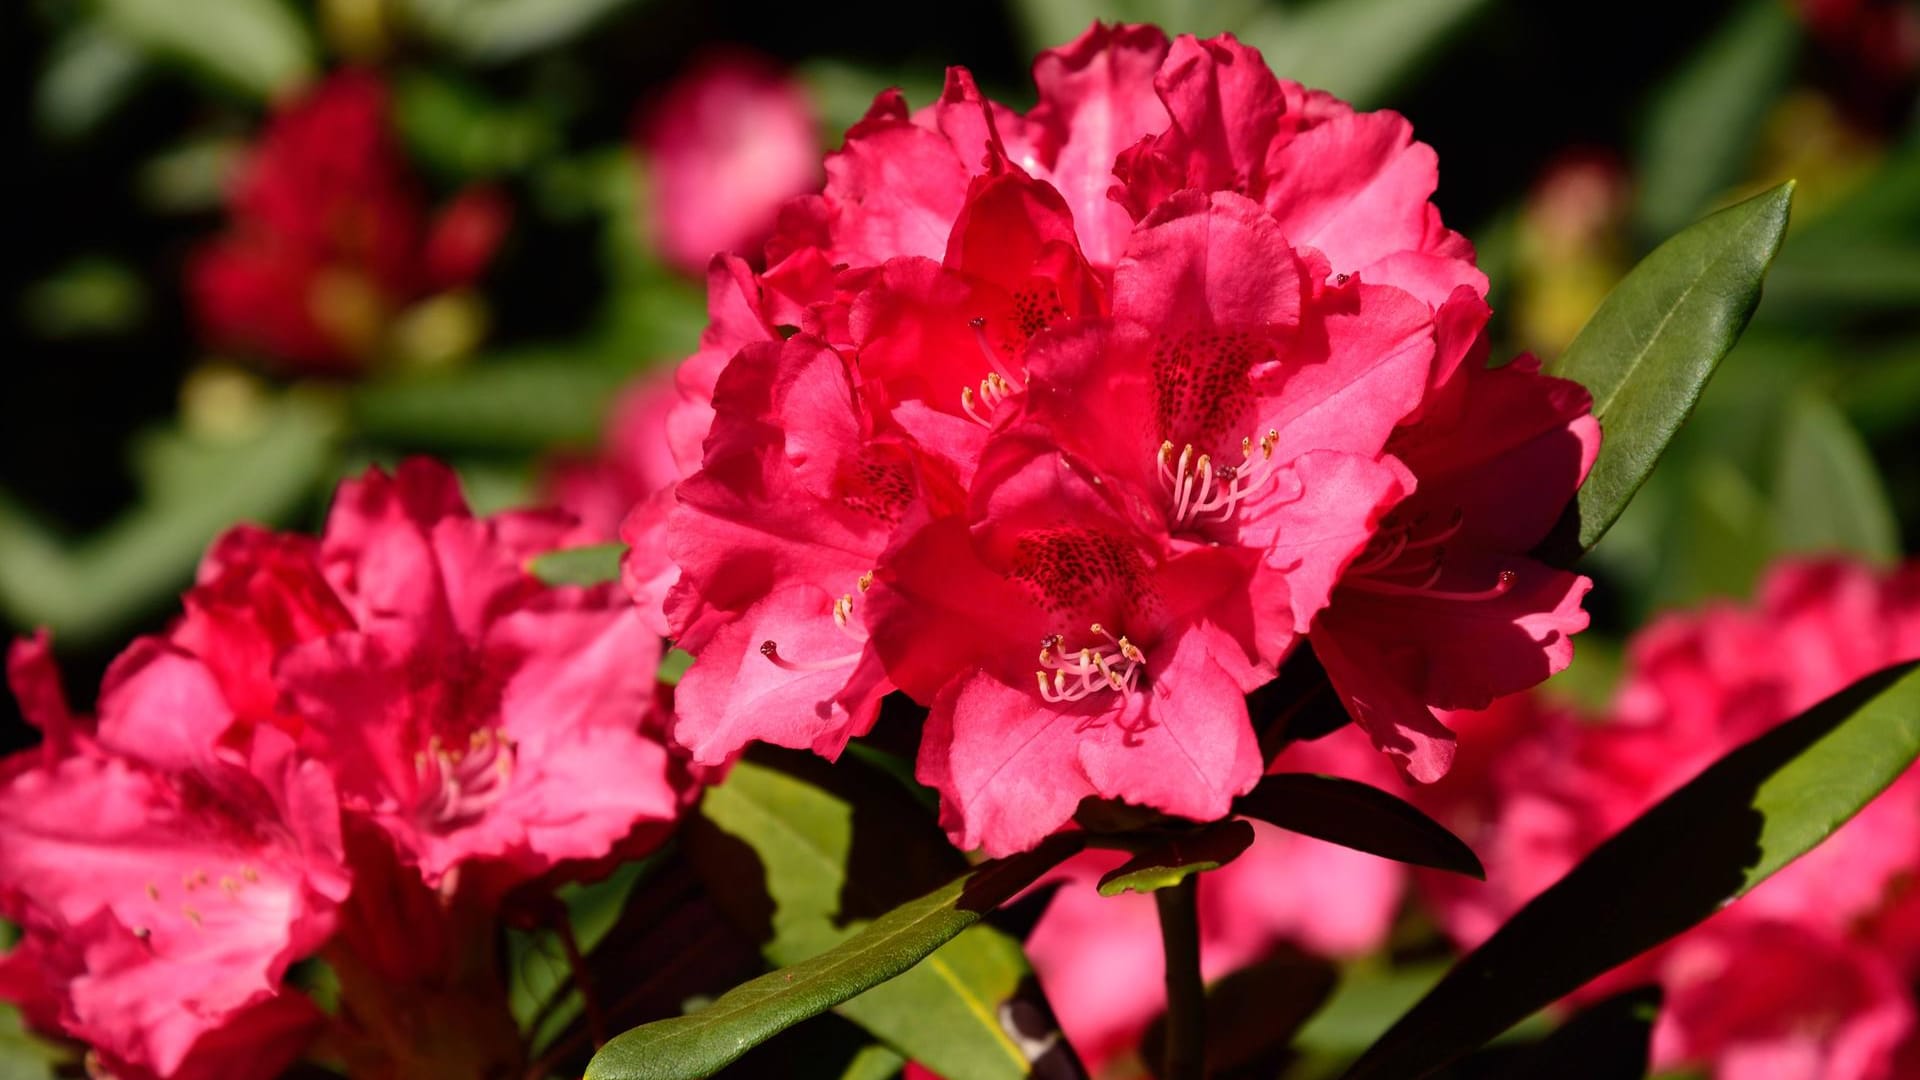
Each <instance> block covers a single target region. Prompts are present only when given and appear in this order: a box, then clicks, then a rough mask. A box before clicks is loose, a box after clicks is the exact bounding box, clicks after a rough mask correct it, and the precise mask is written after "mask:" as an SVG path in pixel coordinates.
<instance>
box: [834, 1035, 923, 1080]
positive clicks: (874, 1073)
mask: <svg viewBox="0 0 1920 1080" xmlns="http://www.w3.org/2000/svg"><path fill="white" fill-rule="evenodd" d="M906 1064H907V1059H906V1058H903V1057H901V1056H900V1055H899V1054H896V1053H894V1052H893V1051H891V1050H889V1049H887V1048H886V1047H884V1046H881V1045H880V1044H879V1043H871V1044H869V1045H867V1046H863V1047H861V1048H860V1050H859V1052H857V1053H855V1054H854V1055H853V1060H852V1061H849V1062H847V1067H846V1069H844V1070H843V1071H842V1072H841V1073H840V1080H888V1078H889V1077H894V1076H898V1075H900V1070H901V1069H902V1068H904V1067H905V1066H906Z"/></svg>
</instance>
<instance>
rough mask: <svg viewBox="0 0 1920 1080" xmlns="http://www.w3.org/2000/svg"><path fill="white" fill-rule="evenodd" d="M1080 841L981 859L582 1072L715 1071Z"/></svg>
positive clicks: (616, 1047)
mask: <svg viewBox="0 0 1920 1080" xmlns="http://www.w3.org/2000/svg"><path fill="white" fill-rule="evenodd" d="M1079 848H1080V840H1079V838H1078V837H1074V836H1061V837H1056V838H1054V839H1053V840H1050V841H1048V842H1046V843H1044V844H1042V845H1041V846H1040V847H1039V848H1037V849H1035V850H1034V851H1031V852H1028V853H1026V854H1024V855H1016V856H1013V857H1011V858H1007V859H996V860H994V861H992V862H988V863H983V864H981V865H980V866H979V867H977V868H975V869H974V870H973V871H972V872H970V873H968V874H966V875H964V876H962V877H960V878H957V879H955V880H954V881H952V882H950V883H948V884H946V885H943V886H941V887H940V888H938V889H935V890H934V891H933V892H931V893H928V894H927V895H925V896H923V897H921V898H920V899H918V900H913V901H910V902H908V903H906V904H903V905H901V906H900V907H897V908H894V909H893V910H892V911H889V912H888V913H886V914H885V915H882V916H880V917H879V918H878V919H875V920H874V921H873V922H871V923H869V924H867V925H866V926H864V927H862V928H860V929H859V930H857V931H855V932H854V933H853V934H852V935H851V936H850V937H848V938H847V939H846V940H845V941H843V942H842V943H841V944H839V945H836V946H834V947H833V948H830V949H828V950H827V951H825V952H823V953H820V954H818V955H817V956H814V957H812V958H811V959H809V960H805V961H803V962H801V963H798V964H795V965H792V966H791V967H786V968H782V969H780V970H778V971H774V972H770V973H768V974H766V975H762V976H761V977H759V978H757V979H754V980H752V981H751V982H748V983H745V984H743V985H741V986H738V987H735V988H734V989H733V990H730V991H728V992H727V993H725V994H723V995H721V997H720V998H719V1000H717V1001H715V1002H713V1003H712V1004H711V1005H708V1006H707V1007H706V1008H704V1009H702V1010H700V1011H699V1012H696V1013H694V1014H692V1015H690V1016H682V1017H678V1018H675V1019H672V1020H662V1021H659V1022H657V1023H653V1024H646V1025H643V1026H641V1027H637V1028H634V1029H633V1030H631V1031H628V1032H626V1033H624V1034H622V1035H619V1036H616V1037H615V1038H614V1039H613V1040H612V1041H610V1042H608V1043H607V1045H606V1046H604V1047H602V1048H601V1050H600V1052H599V1053H598V1054H596V1055H595V1056H594V1059H593V1061H592V1062H591V1063H589V1064H588V1066H587V1074H586V1080H694V1078H697V1077H705V1076H710V1075H712V1074H713V1073H715V1072H717V1071H718V1070H719V1069H721V1068H722V1067H724V1066H725V1065H726V1064H727V1063H728V1062H731V1061H734V1060H736V1059H737V1058H739V1057H740V1055H741V1054H743V1053H745V1052H746V1051H747V1050H748V1049H749V1048H751V1047H753V1046H755V1045H757V1044H759V1043H761V1042H763V1041H765V1040H766V1039H767V1038H769V1037H771V1036H772V1035H774V1034H776V1033H778V1032H780V1031H782V1030H784V1029H786V1028H788V1027H791V1026H792V1025H794V1024H797V1023H799V1022H800V1021H802V1020H805V1019H808V1018H809V1017H813V1016H818V1015H820V1014H821V1013H823V1012H825V1011H826V1010H828V1009H831V1008H833V1007H834V1006H836V1005H839V1004H841V1003H843V1002H846V1001H849V1000H851V999H852V998H854V997H855V996H857V995H859V994H860V993H862V992H863V991H867V990H871V989H872V988H873V987H876V986H879V985H880V984H882V983H884V982H886V981H887V980H888V979H892V978H894V977H896V976H898V975H900V974H902V973H903V972H906V971H909V970H912V969H913V968H914V965H916V964H918V963H920V962H921V961H922V960H925V959H926V958H927V957H928V956H930V955H931V954H932V953H933V952H934V951H935V950H936V949H938V948H939V947H940V946H942V945H944V944H946V943H947V942H949V941H952V940H953V939H954V938H955V937H957V936H958V935H959V934H960V933H961V932H962V931H964V930H966V929H968V928H969V927H972V926H974V925H976V924H977V923H978V922H979V921H980V919H981V917H982V916H983V915H984V914H986V913H987V912H988V911H991V910H992V909H993V908H994V907H996V906H998V905H1000V904H1002V903H1004V902H1005V901H1006V900H1007V899H1009V898H1010V897H1012V896H1013V895H1014V894H1015V893H1018V892H1019V891H1020V890H1021V889H1024V888H1026V887H1027V886H1028V885H1031V884H1033V882H1034V881H1035V880H1037V879H1038V878H1039V877H1040V875H1041V874H1044V873H1046V872H1047V871H1048V870H1050V869H1052V868H1053V867H1054V866H1056V865H1058V864H1059V863H1060V861H1061V860H1063V859H1065V858H1067V857H1068V856H1070V855H1072V854H1073V853H1074V852H1076V851H1078V850H1079Z"/></svg>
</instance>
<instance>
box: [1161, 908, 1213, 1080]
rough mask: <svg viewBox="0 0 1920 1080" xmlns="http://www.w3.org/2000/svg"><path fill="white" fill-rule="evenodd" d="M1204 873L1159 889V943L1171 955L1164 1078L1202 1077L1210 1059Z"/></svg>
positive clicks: (1197, 1078)
mask: <svg viewBox="0 0 1920 1080" xmlns="http://www.w3.org/2000/svg"><path fill="white" fill-rule="evenodd" d="M1199 894H1200V875H1198V874H1189V875H1187V877H1186V878H1185V879H1183V880H1182V881H1181V882H1180V884H1178V885H1172V886H1169V887H1167V888H1164V889H1159V890H1156V891H1155V892H1154V894H1153V899H1154V903H1155V905H1156V906H1157V907H1158V908H1159V910H1160V944H1161V948H1162V949H1163V950H1164V951H1165V953H1166V958H1167V1042H1166V1062H1165V1068H1163V1069H1162V1070H1161V1072H1160V1075H1161V1076H1163V1077H1165V1078H1166V1080H1202V1078H1203V1077H1205V1076H1206V1074H1207V1061H1206V1052H1207V1051H1206V1034H1207V1017H1206V987H1205V986H1204V985H1203V984H1202V983H1201V981H1200V912H1199Z"/></svg>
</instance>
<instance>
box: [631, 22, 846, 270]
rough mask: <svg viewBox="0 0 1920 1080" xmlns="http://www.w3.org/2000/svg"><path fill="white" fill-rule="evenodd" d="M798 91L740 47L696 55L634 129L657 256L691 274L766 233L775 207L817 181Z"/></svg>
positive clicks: (816, 147)
mask: <svg viewBox="0 0 1920 1080" xmlns="http://www.w3.org/2000/svg"><path fill="white" fill-rule="evenodd" d="M816 126H817V125H816V124H815V122H814V118H813V107H812V105H811V103H810V102H809V101H808V100H807V94H806V90H805V88H803V87H802V86H801V85H800V84H799V83H798V82H796V81H795V80H794V79H792V78H791V77H790V76H788V75H787V74H785V73H784V72H782V71H780V70H779V69H778V68H776V67H775V66H774V65H773V64H772V63H771V62H769V61H767V60H765V59H762V58H760V57H758V56H754V55H752V54H749V53H743V52H725V53H713V54H709V55H707V56H704V57H702V58H700V59H699V60H696V61H695V62H694V63H693V65H692V66H691V67H689V68H688V69H687V71H685V72H684V73H682V74H681V75H680V76H679V78H678V79H676V80H675V81H674V83H673V85H672V86H670V87H669V88H668V89H667V92H666V93H665V94H664V95H663V96H662V97H661V98H660V100H659V101H657V102H654V103H653V104H652V105H651V106H649V107H648V109H647V111H646V112H645V114H644V115H643V116H642V117H641V119H640V122H639V125H638V142H639V146H640V149H641V152H642V153H643V154H644V155H645V163H646V165H647V167H648V169H649V174H648V175H649V180H650V182H651V185H652V190H651V192H650V194H651V196H652V198H651V210H652V214H651V222H650V229H651V232H652V234H653V238H654V242H655V244H656V245H657V246H658V247H659V250H660V254H661V255H662V256H663V257H665V259H666V260H667V261H668V262H670V263H672V264H673V265H675V266H678V267H681V268H682V269H685V270H688V271H692V272H698V271H701V270H704V269H705V268H706V266H707V263H708V261H709V260H711V259H712V258H713V257H714V256H715V255H716V254H720V253H723V252H726V253H745V252H749V251H752V250H753V249H755V248H757V247H758V246H759V245H760V243H761V242H762V241H763V240H765V239H766V238H767V236H768V234H770V233H771V232H772V231H773V225H774V218H775V215H777V214H778V213H779V210H780V206H781V204H782V203H785V202H786V201H787V200H788V199H790V198H792V197H793V196H796V195H800V194H803V193H805V192H807V191H810V190H812V189H814V188H815V187H817V186H819V182H820V138H819V135H818V134H817V131H816Z"/></svg>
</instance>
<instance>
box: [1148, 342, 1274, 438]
mask: <svg viewBox="0 0 1920 1080" xmlns="http://www.w3.org/2000/svg"><path fill="white" fill-rule="evenodd" d="M1266 354H1267V349H1266V348H1265V344H1264V343H1263V342H1262V341H1260V340H1259V339H1258V338H1256V337H1254V336H1253V335H1251V334H1242V333H1224V332H1208V333H1196V334H1186V335H1183V336H1180V337H1165V338H1162V339H1161V340H1160V344H1159V346H1158V347H1157V348H1156V349H1155V350H1154V354H1153V386H1154V393H1155V397H1156V402H1155V405H1156V416H1155V419H1156V420H1157V421H1158V422H1159V425H1160V432H1159V433H1160V436H1161V438H1163V439H1167V440H1171V441H1172V442H1174V443H1176V444H1183V445H1184V444H1186V443H1192V444H1193V445H1194V446H1196V447H1200V448H1202V449H1203V450H1208V451H1211V450H1217V449H1219V448H1220V447H1221V446H1222V445H1223V443H1224V442H1229V441H1237V439H1238V438H1239V433H1240V432H1242V430H1243V429H1244V428H1245V427H1246V426H1247V414H1248V413H1249V411H1250V410H1251V409H1252V405H1253V394H1252V385H1251V383H1250V382H1249V381H1248V377H1247V376H1248V373H1249V372H1250V371H1252V369H1253V365H1255V364H1257V363H1259V362H1260V361H1262V360H1264V359H1265V358H1266ZM1229 436H1231V437H1232V438H1231V439H1230V438H1229Z"/></svg>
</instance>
